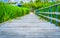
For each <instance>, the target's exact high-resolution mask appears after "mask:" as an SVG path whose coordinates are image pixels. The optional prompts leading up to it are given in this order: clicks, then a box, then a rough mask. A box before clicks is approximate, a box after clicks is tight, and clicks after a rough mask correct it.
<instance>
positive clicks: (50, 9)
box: [49, 7, 52, 24]
mask: <svg viewBox="0 0 60 38" xmlns="http://www.w3.org/2000/svg"><path fill="white" fill-rule="evenodd" d="M49 12H50V13H52V7H50V8H49ZM49 16H50V17H52V14H50V15H49ZM50 23H51V24H52V19H50Z"/></svg>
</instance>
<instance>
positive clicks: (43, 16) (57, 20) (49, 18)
mask: <svg viewBox="0 0 60 38" xmlns="http://www.w3.org/2000/svg"><path fill="white" fill-rule="evenodd" d="M39 15H41V16H43V17H45V18H48V19H52V20H56V21H58V22H60V20H58V19H55V18H52V17H48V16H45V15H42V14H39Z"/></svg>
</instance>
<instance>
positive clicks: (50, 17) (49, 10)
mask: <svg viewBox="0 0 60 38" xmlns="http://www.w3.org/2000/svg"><path fill="white" fill-rule="evenodd" d="M59 5H60V3H59V4H54V5H51V6H49V7H45V8H41V9H37V10H36V14H37V15H39V16H43V17H44V18H48V19H50V23H53V22H52V20H55V21H56V23H55V25H56V26H59V25H60V24H58V22H59V23H60V18H59V19H58V15H60V13H59V12H58V6H59ZM53 7H55V12H52V9H53ZM47 8H49V9H47ZM46 9H47V10H48V11H47V12H45V11H44V10H46ZM41 10H43V12H41ZM45 14H47V15H49V16H46V15H45ZM53 14H55V18H53V17H52V16H53Z"/></svg>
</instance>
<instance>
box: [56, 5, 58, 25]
mask: <svg viewBox="0 0 60 38" xmlns="http://www.w3.org/2000/svg"><path fill="white" fill-rule="evenodd" d="M57 12H58V5H56V19H58V14H57ZM56 26H58V21H57V20H56Z"/></svg>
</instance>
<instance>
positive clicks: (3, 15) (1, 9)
mask: <svg viewBox="0 0 60 38" xmlns="http://www.w3.org/2000/svg"><path fill="white" fill-rule="evenodd" d="M26 14H29V8H24V7H18V6H11V5H9V4H5V3H2V2H0V23H1V22H4V21H7V20H9V19H13V18H16V17H20V16H24V15H26Z"/></svg>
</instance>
